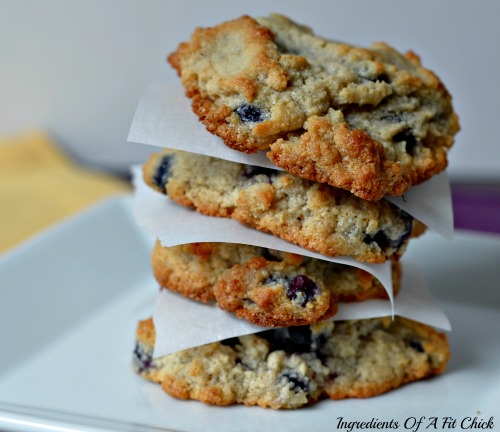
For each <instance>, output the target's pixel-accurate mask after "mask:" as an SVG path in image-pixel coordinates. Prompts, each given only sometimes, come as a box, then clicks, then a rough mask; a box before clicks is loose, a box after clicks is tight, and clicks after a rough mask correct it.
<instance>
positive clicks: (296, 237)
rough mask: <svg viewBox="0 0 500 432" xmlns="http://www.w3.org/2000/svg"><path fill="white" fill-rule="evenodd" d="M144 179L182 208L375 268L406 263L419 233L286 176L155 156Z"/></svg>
mask: <svg viewBox="0 0 500 432" xmlns="http://www.w3.org/2000/svg"><path fill="white" fill-rule="evenodd" d="M143 177H144V181H145V183H146V184H148V185H149V186H150V187H152V188H153V189H155V190H157V191H159V192H162V193H166V194H167V195H168V196H169V197H170V198H171V199H172V200H174V201H176V202H177V203H179V204H181V205H184V206H188V207H191V208H194V209H196V210H197V211H199V212H201V213H203V214H206V215H210V216H220V217H227V218H232V219H235V220H237V221H239V222H241V223H243V224H246V225H249V226H251V227H253V228H256V229H258V230H261V231H265V232H269V233H271V234H274V235H275V236H278V237H281V238H282V239H284V240H287V241H289V242H292V243H295V244H297V245H299V246H302V247H304V248H307V249H310V250H313V251H316V252H319V253H322V254H324V255H329V256H339V255H347V256H352V257H353V258H355V259H357V260H360V261H366V262H371V263H381V262H384V261H386V260H387V259H398V258H399V257H400V256H401V254H402V253H403V251H404V250H405V248H406V244H407V242H408V237H409V236H410V234H411V233H412V229H413V225H414V223H413V218H412V217H411V216H410V215H408V214H407V213H405V212H404V211H403V210H400V209H399V208H398V207H396V206H394V205H392V204H391V203H389V202H388V201H386V200H380V201H376V202H372V201H366V200H363V199H361V198H358V197H356V196H354V195H353V194H351V193H349V192H347V191H345V190H342V189H338V188H334V187H332V186H329V185H327V184H324V183H318V182H313V181H310V180H305V179H303V178H301V177H297V176H294V175H291V174H289V173H286V172H283V171H277V170H270V169H264V168H259V167H253V166H249V165H244V164H239V163H235V162H229V161H226V160H222V159H218V158H213V157H209V156H203V155H197V154H192V153H185V152H179V151H173V150H164V151H163V152H162V153H156V154H153V155H151V157H150V158H149V159H148V161H147V162H146V164H145V165H144V166H143ZM420 226H421V224H419V231H420Z"/></svg>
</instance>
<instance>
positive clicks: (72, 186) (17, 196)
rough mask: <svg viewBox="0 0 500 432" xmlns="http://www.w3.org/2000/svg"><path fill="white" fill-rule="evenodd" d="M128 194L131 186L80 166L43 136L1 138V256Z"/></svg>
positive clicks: (27, 135) (33, 133)
mask: <svg viewBox="0 0 500 432" xmlns="http://www.w3.org/2000/svg"><path fill="white" fill-rule="evenodd" d="M125 191H131V185H130V184H129V183H128V182H127V181H125V180H122V179H119V178H116V177H113V176H111V175H107V174H103V173H99V172H97V171H92V170H89V169H86V168H82V167H80V166H78V165H77V164H75V163H74V162H73V161H72V160H71V159H70V158H68V157H67V156H66V155H65V154H64V153H63V152H61V150H60V149H59V148H58V146H57V144H56V143H54V142H53V141H52V140H51V139H50V138H49V137H48V136H47V135H46V134H45V133H43V132H37V131H36V132H30V133H26V134H24V135H22V136H18V137H14V138H8V139H0V253H3V252H5V251H6V250H7V249H9V248H11V247H12V246H14V245H16V244H18V243H20V242H22V241H24V240H26V239H28V238H29V237H30V236H32V235H33V234H36V233H37V232H38V231H40V230H42V229H44V228H46V227H48V226H50V225H52V224H54V223H56V222H58V221H60V220H62V219H64V218H66V217H68V216H70V215H72V214H74V213H76V212H77V211H79V210H82V209H84V208H85V207H87V206H89V205H90V204H92V203H94V202H96V201H98V200H100V199H103V198H105V197H107V196H111V195H113V194H116V193H120V192H125Z"/></svg>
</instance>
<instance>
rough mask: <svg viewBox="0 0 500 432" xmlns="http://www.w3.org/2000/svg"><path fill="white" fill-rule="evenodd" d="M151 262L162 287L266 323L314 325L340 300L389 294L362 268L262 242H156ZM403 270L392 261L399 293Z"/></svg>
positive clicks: (380, 297)
mask: <svg viewBox="0 0 500 432" xmlns="http://www.w3.org/2000/svg"><path fill="white" fill-rule="evenodd" d="M151 262H152V268H153V274H154V276H155V278H156V280H157V281H158V283H159V284H160V286H162V287H164V288H168V289H170V290H172V291H176V292H179V293H181V294H183V295H185V296H187V297H189V298H191V299H194V300H197V301H201V302H205V303H207V302H211V301H215V302H216V303H217V304H218V306H219V307H220V308H221V309H223V310H226V311H228V312H231V313H234V314H235V315H236V316H237V317H238V318H243V319H246V320H247V321H249V322H251V323H253V324H257V325H261V326H265V327H289V326H298V325H306V324H314V323H317V322H318V321H321V320H325V319H327V318H330V317H332V316H334V315H335V313H336V312H337V309H338V303H339V302H358V301H363V300H367V299H387V298H388V296H387V293H386V291H385V289H384V287H383V285H382V284H381V283H380V282H379V281H378V280H377V279H376V278H375V277H373V276H372V275H371V274H370V273H368V272H366V271H364V270H361V269H359V268H356V267H351V266H347V265H342V264H336V263H332V262H329V261H323V260H318V259H314V258H310V257H307V256H302V255H297V254H291V253H287V252H281V251H276V250H271V249H267V248H262V247H257V246H250V245H241V244H233V243H190V244H185V245H180V246H174V247H163V246H162V245H161V244H160V242H157V243H156V245H155V247H154V249H153V253H152V254H151ZM400 273H401V270H400V265H399V264H398V263H392V280H393V289H394V292H395V293H397V291H398V289H399V282H400Z"/></svg>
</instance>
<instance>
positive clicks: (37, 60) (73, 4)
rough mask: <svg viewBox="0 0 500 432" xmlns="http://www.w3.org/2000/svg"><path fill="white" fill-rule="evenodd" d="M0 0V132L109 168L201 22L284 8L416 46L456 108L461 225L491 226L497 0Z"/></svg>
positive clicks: (327, 28)
mask: <svg viewBox="0 0 500 432" xmlns="http://www.w3.org/2000/svg"><path fill="white" fill-rule="evenodd" d="M0 7H1V14H0V62H1V63H0V64H1V66H0V140H3V141H5V140H7V142H10V143H12V142H17V141H19V140H20V141H23V142H24V141H25V137H26V136H30V137H32V136H33V135H32V134H33V133H35V134H38V133H42V134H44V136H45V138H46V139H48V140H50V142H51V144H55V146H57V148H58V150H61V151H62V153H63V154H64V156H65V157H67V158H68V159H70V160H71V162H72V163H73V162H75V163H76V164H77V165H78V166H79V167H85V168H88V169H92V170H96V171H98V172H100V173H106V175H113V176H115V175H120V176H126V175H127V174H128V170H129V166H130V164H132V163H138V162H143V161H144V160H145V158H146V157H147V155H148V154H149V153H151V151H152V150H154V149H152V148H150V147H148V146H144V145H140V144H134V143H128V142H127V134H128V130H129V127H130V123H131V120H132V117H133V115H134V111H135V108H136V105H137V102H138V101H139V99H140V97H141V94H142V92H143V91H144V89H145V88H146V87H147V85H148V84H150V83H152V82H158V81H166V80H176V79H177V78H176V75H175V73H174V71H173V70H172V69H171V68H170V66H168V65H167V63H166V61H165V58H166V56H167V55H168V54H169V53H170V52H172V51H173V50H174V49H175V48H176V46H177V45H178V43H179V42H180V41H183V40H186V39H187V38H188V37H189V36H190V34H191V32H192V31H193V29H194V28H195V27H196V26H210V25H213V24H217V23H219V22H221V21H224V20H227V19H231V18H235V17H238V16H240V15H242V14H249V15H256V16H258V15H264V14H268V13H271V12H279V13H283V14H285V15H288V16H289V17H291V18H292V19H294V20H296V21H298V22H301V23H304V24H307V25H309V26H311V27H312V28H313V29H314V30H315V32H316V33H317V34H320V35H322V36H325V37H328V38H332V39H338V40H344V41H347V42H350V43H353V44H359V45H370V44H371V43H372V42H375V41H386V42H389V43H390V44H391V45H393V46H394V47H395V48H397V49H399V50H401V51H407V50H410V49H411V50H413V51H415V52H416V53H418V54H419V55H420V57H421V59H422V62H423V65H424V66H426V67H428V68H430V69H432V70H434V71H435V72H436V73H437V74H438V75H439V76H440V77H441V79H442V80H443V82H444V83H445V85H446V86H447V87H448V89H449V90H450V92H451V94H452V95H453V97H454V105H455V108H456V111H457V112H458V113H459V115H460V119H461V126H462V130H461V132H460V133H459V135H458V136H457V140H456V144H455V147H454V148H453V149H452V150H451V152H450V158H449V162H450V163H449V169H448V173H449V176H450V178H451V180H452V183H453V185H454V189H453V193H454V198H455V199H457V208H462V210H461V213H460V215H457V217H456V221H457V225H458V226H461V224H462V222H461V219H460V218H461V217H462V216H463V215H467V219H468V222H467V223H474V221H477V224H476V225H477V227H476V228H477V229H481V228H485V227H490V226H491V227H493V228H488V229H489V230H494V229H496V226H498V219H499V217H498V213H496V214H495V213H494V211H495V210H496V209H497V208H498V206H499V204H498V202H499V201H500V194H499V192H498V185H499V184H500V145H499V144H500V143H499V142H498V137H497V133H496V127H497V125H498V123H499V121H498V114H499V113H500V110H499V108H498V103H499V101H500V85H498V77H497V74H498V72H497V71H498V70H500V49H499V42H500V26H499V25H498V23H497V21H498V17H499V16H500V2H498V1H497V0H482V1H480V2H470V1H469V0H441V1H439V2H436V1H434V0H419V1H418V2H409V1H401V0H378V1H376V2H375V1H372V0H349V1H347V0H344V1H339V0H307V1H269V0H253V1H251V2H236V1H234V0H231V1H230V0H212V1H210V2H206V1H201V0H183V1H182V2H174V1H167V0H145V1H140V2H139V1H136V0H86V1H83V2H82V1H77V0H44V1H38V0H0ZM30 134H31V135H30ZM1 158H2V155H1V154H0V163H1ZM4 160H6V159H4ZM4 168H5V167H2V165H0V169H4ZM4 195H5V192H4ZM0 199H2V195H0ZM2 205H3V203H2ZM469 210H472V213H471V215H468V211H469ZM481 212H483V213H484V214H483V213H481ZM464 220H465V219H464ZM471 221H472V222H471ZM463 223H464V224H465V222H463ZM499 231H500V228H499Z"/></svg>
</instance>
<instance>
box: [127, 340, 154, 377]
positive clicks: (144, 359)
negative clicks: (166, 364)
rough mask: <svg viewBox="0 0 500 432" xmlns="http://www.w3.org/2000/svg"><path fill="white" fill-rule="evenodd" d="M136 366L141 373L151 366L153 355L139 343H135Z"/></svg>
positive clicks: (134, 356) (134, 358)
mask: <svg viewBox="0 0 500 432" xmlns="http://www.w3.org/2000/svg"><path fill="white" fill-rule="evenodd" d="M132 359H133V363H134V366H135V368H136V369H137V371H138V372H139V373H141V372H144V371H146V370H148V369H149V368H151V365H152V360H153V359H152V357H151V355H150V354H149V353H147V352H146V351H145V350H144V349H142V347H141V346H140V345H139V344H136V345H135V348H134V355H133V357H132Z"/></svg>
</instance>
